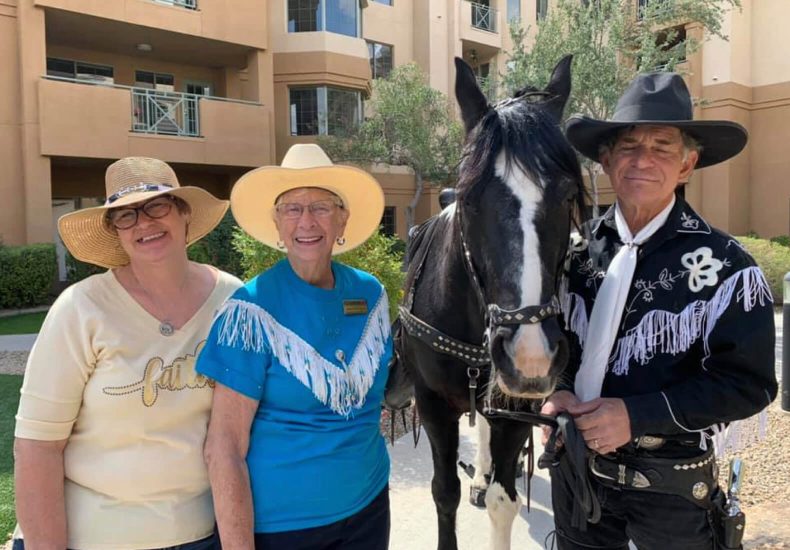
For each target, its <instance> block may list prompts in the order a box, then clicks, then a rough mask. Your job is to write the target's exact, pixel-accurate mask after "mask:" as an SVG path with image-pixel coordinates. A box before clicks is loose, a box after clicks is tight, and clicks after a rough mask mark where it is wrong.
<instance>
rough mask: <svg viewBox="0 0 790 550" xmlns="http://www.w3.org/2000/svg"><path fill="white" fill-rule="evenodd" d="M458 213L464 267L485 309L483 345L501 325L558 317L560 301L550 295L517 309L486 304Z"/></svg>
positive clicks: (528, 322) (526, 323) (536, 321)
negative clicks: (547, 297)
mask: <svg viewBox="0 0 790 550" xmlns="http://www.w3.org/2000/svg"><path fill="white" fill-rule="evenodd" d="M457 212H458V230H459V232H460V234H461V248H462V251H463V257H464V265H465V266H466V271H467V273H468V274H469V279H470V280H471V281H472V288H473V289H474V291H475V294H476V295H477V301H478V302H479V303H480V305H481V306H482V307H483V308H485V321H486V322H485V324H486V325H487V330H486V334H485V336H484V343H485V342H486V341H487V340H488V336H489V334H490V333H491V332H493V329H494V328H496V327H497V326H503V325H535V324H537V323H540V322H542V321H545V320H546V319H548V318H549V317H553V316H555V315H559V313H560V301H559V299H558V298H557V296H556V295H552V297H551V299H550V300H549V301H548V302H546V303H545V304H540V305H536V306H525V307H522V308H519V309H502V308H501V307H499V305H497V304H494V303H488V301H487V300H486V297H485V294H484V293H483V286H482V285H481V284H480V278H479V277H478V276H477V271H476V270H475V265H474V263H473V262H472V253H471V252H470V251H469V246H468V245H467V244H466V237H465V236H464V226H463V221H462V220H461V210H460V209H459V210H457Z"/></svg>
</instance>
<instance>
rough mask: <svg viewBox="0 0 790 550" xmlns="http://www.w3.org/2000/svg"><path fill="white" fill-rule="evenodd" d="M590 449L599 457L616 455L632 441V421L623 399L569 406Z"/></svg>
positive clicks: (605, 399) (608, 399) (600, 398)
mask: <svg viewBox="0 0 790 550" xmlns="http://www.w3.org/2000/svg"><path fill="white" fill-rule="evenodd" d="M568 412H569V413H571V414H572V415H573V417H574V422H575V423H576V428H577V429H579V430H580V431H581V432H582V435H583V436H584V441H585V442H586V443H587V446H588V447H589V448H590V449H592V450H593V451H595V452H597V453H599V454H602V455H603V454H607V453H611V452H613V451H614V450H615V449H617V448H618V447H621V446H623V445H625V444H626V443H628V442H629V441H630V440H631V419H630V418H629V416H628V410H627V409H626V407H625V402H624V401H623V400H622V399H613V398H603V397H599V398H597V399H593V400H592V401H587V402H586V403H579V402H578V400H577V403H576V404H574V405H572V406H570V407H568Z"/></svg>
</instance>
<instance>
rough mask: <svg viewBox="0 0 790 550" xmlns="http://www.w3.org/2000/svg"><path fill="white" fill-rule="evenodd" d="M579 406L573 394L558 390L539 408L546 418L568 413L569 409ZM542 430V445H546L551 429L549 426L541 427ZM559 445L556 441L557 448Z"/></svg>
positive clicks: (577, 399)
mask: <svg viewBox="0 0 790 550" xmlns="http://www.w3.org/2000/svg"><path fill="white" fill-rule="evenodd" d="M579 404H580V401H579V398H578V397H576V395H575V394H573V393H571V392H569V391H567V390H560V391H558V392H556V393H553V394H552V395H551V396H549V398H548V399H546V402H545V403H544V404H543V407H541V409H540V412H541V414H545V415H546V416H557V415H558V414H560V413H561V412H565V411H568V412H570V409H571V407H575V406H577V405H579ZM571 414H573V413H571ZM542 430H543V438H542V441H543V445H546V443H548V441H549V436H550V435H551V428H550V427H549V426H543V427H542ZM560 443H561V442H560V441H557V446H559V445H560Z"/></svg>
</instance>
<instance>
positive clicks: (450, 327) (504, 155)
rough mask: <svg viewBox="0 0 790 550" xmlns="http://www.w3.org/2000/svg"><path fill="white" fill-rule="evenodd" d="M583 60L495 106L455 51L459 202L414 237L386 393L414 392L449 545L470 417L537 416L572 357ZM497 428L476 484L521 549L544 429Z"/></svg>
mask: <svg viewBox="0 0 790 550" xmlns="http://www.w3.org/2000/svg"><path fill="white" fill-rule="evenodd" d="M570 65H571V56H567V57H565V58H563V59H562V60H561V61H560V62H559V63H558V64H557V66H556V67H555V68H554V71H553V73H552V76H551V79H550V82H549V84H548V85H547V86H546V88H545V89H543V90H537V89H535V88H525V89H523V90H521V91H519V92H517V93H516V94H514V96H513V97H510V98H508V99H505V100H503V101H501V102H499V103H497V104H496V105H490V104H489V103H488V101H487V100H486V97H485V96H484V95H483V93H482V92H481V90H480V88H479V87H478V84H477V81H476V79H475V75H474V73H473V71H472V69H471V68H470V67H469V65H467V64H466V63H465V62H464V61H463V60H461V59H458V58H456V60H455V66H456V83H455V94H456V98H457V101H458V105H459V108H460V114H461V118H462V121H463V125H464V128H465V132H466V138H465V144H464V153H463V160H462V162H461V165H460V167H459V179H458V184H457V186H456V191H457V199H456V201H455V202H454V203H453V204H451V205H450V206H448V207H446V208H445V209H444V210H442V212H441V213H440V214H438V215H437V216H435V217H433V218H431V219H430V220H429V221H428V222H426V223H424V224H423V225H422V226H420V227H419V228H418V230H417V231H416V234H415V235H414V236H413V238H412V241H411V243H410V245H409V251H408V259H409V269H408V272H407V275H406V282H405V285H404V299H403V303H402V304H401V306H400V315H399V319H398V322H399V323H401V327H400V330H399V334H398V335H397V336H396V350H397V352H396V354H397V364H396V365H395V367H394V368H393V369H392V371H391V376H390V381H389V383H388V387H387V392H386V402H387V404H388V405H389V406H390V407H398V406H402V405H403V404H404V402H405V401H407V399H408V398H409V397H410V391H413V394H414V397H415V399H416V406H417V410H418V411H419V415H420V419H421V420H422V424H423V426H424V428H425V430H426V432H427V434H428V438H429V440H430V446H431V453H432V458H433V468H434V470H433V480H432V484H431V490H432V495H433V500H434V503H435V506H436V512H437V516H438V548H439V550H455V549H456V548H457V540H456V536H455V519H456V511H457V508H458V505H459V502H460V496H461V495H460V487H461V484H460V480H459V478H458V473H457V469H456V460H457V458H458V443H459V428H458V422H459V419H460V417H461V415H462V414H464V413H467V412H468V413H469V414H470V419H471V420H472V421H474V419H475V415H476V413H480V414H485V413H487V412H489V411H491V410H495V409H497V408H500V409H507V410H510V411H516V412H518V411H522V412H523V411H531V412H533V413H534V412H536V411H537V408H538V407H539V405H540V400H542V399H543V398H545V397H546V396H547V395H549V394H550V393H551V392H552V391H553V389H554V387H555V385H556V381H557V378H558V376H559V375H560V374H561V372H562V370H563V369H564V368H565V365H566V363H567V360H568V344H567V341H566V340H565V338H564V336H563V334H562V332H561V330H560V326H559V323H558V320H557V314H558V313H559V304H558V300H557V291H558V283H559V277H560V272H561V269H562V264H563V261H564V258H565V252H566V248H567V243H568V236H569V234H570V228H571V223H572V220H573V219H574V215H576V213H577V212H581V211H582V210H583V207H584V187H583V182H582V177H581V170H580V167H579V162H578V159H577V157H576V154H575V153H574V150H573V148H572V147H571V146H570V145H569V144H568V142H567V141H566V140H565V138H564V136H563V134H562V131H561V129H560V120H561V117H562V112H563V110H564V108H565V104H566V103H567V100H568V96H569V94H570V88H571V77H570ZM411 384H413V386H412V385H411ZM405 388H409V389H408V390H407V389H405ZM486 425H487V427H485V430H484V436H485V439H487V440H488V446H487V449H485V448H484V449H482V451H481V450H480V449H479V450H478V462H480V461H482V466H481V465H480V464H478V468H477V473H476V475H475V479H474V480H473V493H474V491H475V490H477V491H485V497H484V501H485V506H486V508H487V511H488V515H489V518H490V520H491V538H490V548H491V549H492V550H507V549H509V548H510V532H511V529H512V525H513V520H514V518H515V516H516V514H517V513H518V510H519V508H520V506H521V500H520V498H519V496H518V494H517V492H516V481H515V480H516V473H517V464H518V463H519V458H520V454H521V451H522V449H523V448H524V444H525V442H526V440H527V437H528V435H530V434H531V430H532V425H531V424H527V423H524V422H520V421H517V420H513V419H510V418H501V417H498V416H490V417H488V418H487V423H486ZM486 474H488V475H486ZM486 486H487V487H486Z"/></svg>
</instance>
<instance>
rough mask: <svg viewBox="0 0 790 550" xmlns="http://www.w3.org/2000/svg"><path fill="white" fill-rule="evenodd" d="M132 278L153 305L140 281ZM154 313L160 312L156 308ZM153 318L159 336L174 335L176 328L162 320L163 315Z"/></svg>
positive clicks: (152, 300) (185, 277) (182, 284)
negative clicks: (157, 322) (157, 327)
mask: <svg viewBox="0 0 790 550" xmlns="http://www.w3.org/2000/svg"><path fill="white" fill-rule="evenodd" d="M134 278H135V279H136V280H137V286H139V287H140V288H141V289H142V291H143V292H145V295H146V297H147V298H148V301H149V302H150V303H151V305H154V299H153V298H152V297H151V295H150V294H149V293H148V290H147V289H146V288H145V287H144V286H143V285H142V284H141V283H140V279H137V275H135V276H134ZM186 279H187V275H184V281H183V282H182V283H181V287H180V288H179V294H180V291H181V290H183V288H184V282H186ZM156 311H157V313H158V312H159V311H161V310H160V309H159V308H158V307H157V308H156ZM155 317H156V319H157V320H158V321H159V334H161V335H162V336H173V334H175V332H176V327H174V326H173V323H171V322H170V321H168V320H167V319H162V317H164V315H155Z"/></svg>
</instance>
